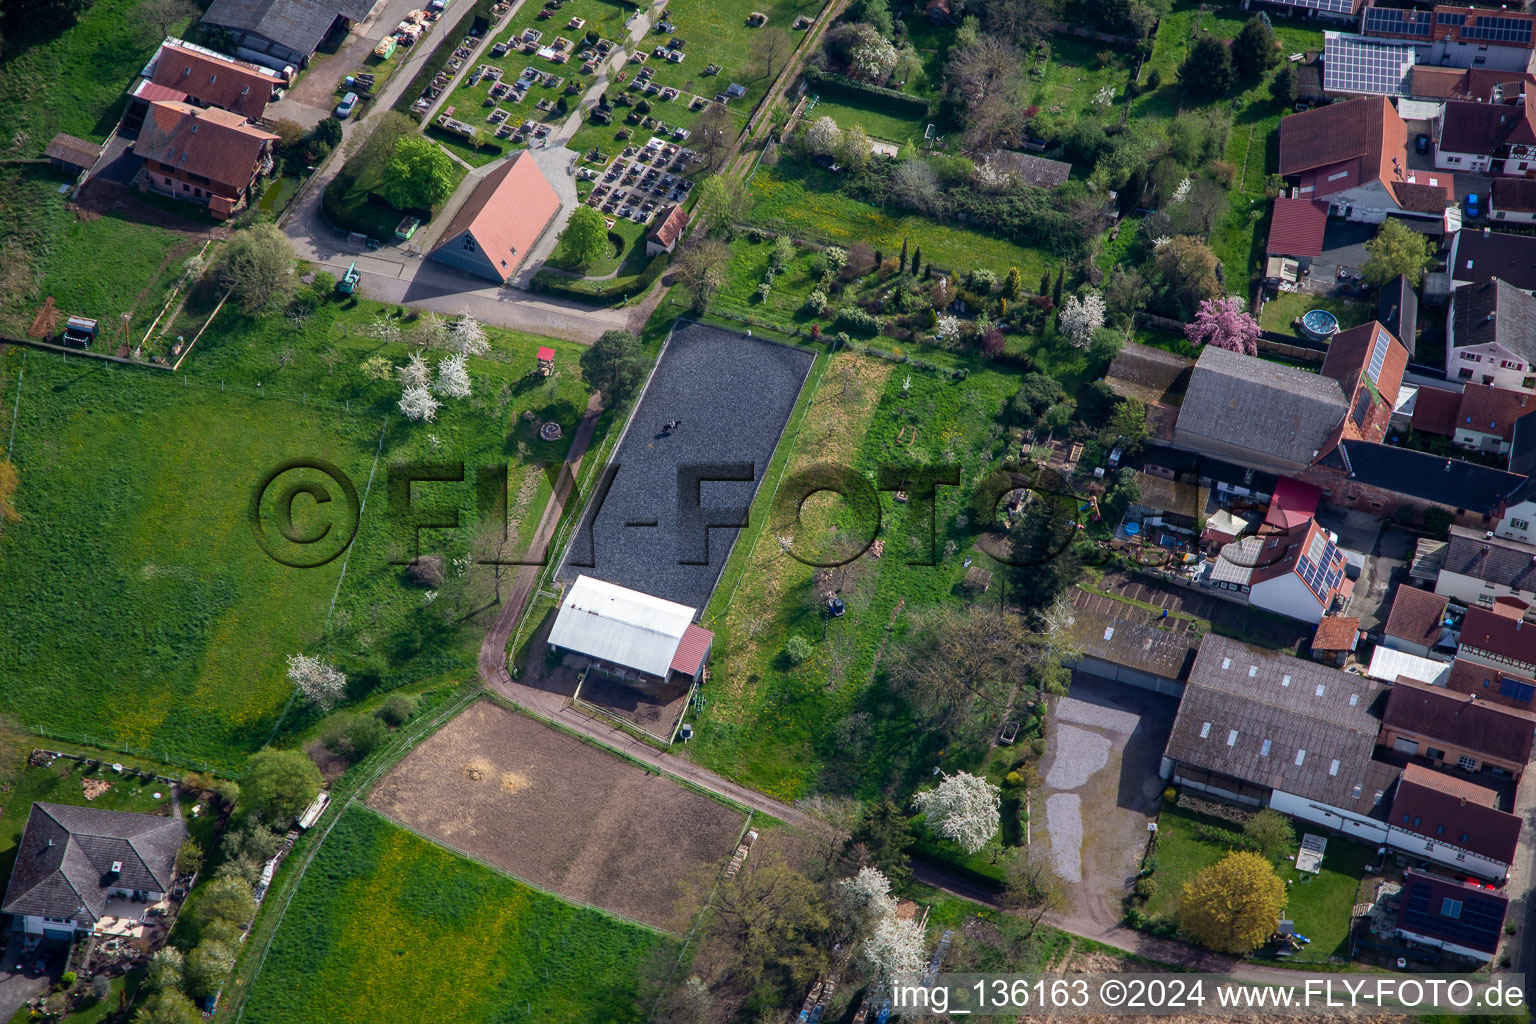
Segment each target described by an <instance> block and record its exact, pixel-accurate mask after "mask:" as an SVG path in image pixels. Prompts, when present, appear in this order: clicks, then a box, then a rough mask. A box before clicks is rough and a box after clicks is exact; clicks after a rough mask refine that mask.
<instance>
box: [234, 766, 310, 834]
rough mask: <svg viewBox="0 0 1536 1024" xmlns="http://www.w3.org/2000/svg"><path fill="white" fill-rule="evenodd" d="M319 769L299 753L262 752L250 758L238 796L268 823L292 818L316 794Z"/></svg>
mask: <svg viewBox="0 0 1536 1024" xmlns="http://www.w3.org/2000/svg"><path fill="white" fill-rule="evenodd" d="M320 782H321V777H320V769H319V768H317V767H315V762H313V761H311V760H310V759H309V757H308V755H306V754H305V753H304V752H303V751H302V750H263V751H261V752H260V753H259V754H256V755H254V756H253V757H252V758H251V764H250V770H249V771H247V772H246V774H245V778H244V779H242V780H241V786H240V794H241V796H242V798H243V801H242V802H244V803H245V804H246V805H247V806H249V807H250V809H251V810H253V811H255V812H257V813H258V814H260V815H261V816H262V817H264V818H266V819H267V820H268V821H276V822H285V821H287V820H288V819H290V818H293V817H296V816H297V815H298V814H299V813H300V812H301V811H303V810H304V808H306V807H308V806H309V804H310V801H312V800H314V798H315V794H316V793H318V792H319V791H320Z"/></svg>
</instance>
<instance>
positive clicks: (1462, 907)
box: [1397, 871, 1509, 963]
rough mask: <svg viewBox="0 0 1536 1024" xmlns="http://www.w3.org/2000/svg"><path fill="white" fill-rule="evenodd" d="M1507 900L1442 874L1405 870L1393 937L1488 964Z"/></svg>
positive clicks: (1496, 946) (1501, 928) (1499, 936)
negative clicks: (1395, 935) (1396, 935)
mask: <svg viewBox="0 0 1536 1024" xmlns="http://www.w3.org/2000/svg"><path fill="white" fill-rule="evenodd" d="M1508 912H1509V897H1508V896H1505V895H1504V894H1503V893H1500V892H1495V891H1492V890H1489V889H1485V888H1483V887H1482V886H1479V885H1473V884H1471V883H1469V882H1463V881H1461V880H1459V879H1455V878H1446V877H1445V876H1444V875H1431V874H1429V873H1428V872H1424V871H1409V872H1406V873H1405V874H1404V875H1403V888H1402V892H1401V895H1399V896H1398V910H1397V934H1398V935H1400V936H1402V937H1403V938H1405V939H1407V940H1408V941H1410V942H1417V943H1420V944H1422V945H1425V946H1429V947H1430V948H1432V949H1443V950H1445V951H1446V952H1447V953H1453V954H1455V955H1456V956H1464V957H1467V958H1468V959H1470V960H1478V961H1481V962H1483V963H1488V962H1490V961H1492V960H1493V957H1494V954H1495V953H1497V952H1498V951H1499V940H1500V939H1502V938H1503V937H1504V917H1505V915H1506V914H1507V913H1508Z"/></svg>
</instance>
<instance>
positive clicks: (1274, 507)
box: [1264, 476, 1323, 530]
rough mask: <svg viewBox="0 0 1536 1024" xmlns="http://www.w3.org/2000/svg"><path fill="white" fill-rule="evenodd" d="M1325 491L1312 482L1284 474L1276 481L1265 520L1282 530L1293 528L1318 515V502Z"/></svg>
mask: <svg viewBox="0 0 1536 1024" xmlns="http://www.w3.org/2000/svg"><path fill="white" fill-rule="evenodd" d="M1322 497H1323V492H1322V491H1320V490H1318V489H1317V488H1316V487H1313V486H1312V485H1311V484H1304V483H1302V482H1301V481H1300V480H1292V479H1291V478H1290V477H1288V476H1282V477H1280V478H1279V479H1278V480H1276V481H1275V493H1274V497H1273V498H1271V499H1270V502H1269V511H1268V512H1267V513H1266V514H1265V516H1264V522H1265V523H1266V524H1267V525H1269V526H1273V527H1276V528H1278V529H1281V530H1293V529H1295V528H1296V527H1298V526H1300V525H1302V524H1303V523H1305V522H1306V521H1307V520H1308V519H1311V518H1312V517H1313V516H1315V515H1317V503H1318V502H1319V501H1321V500H1322Z"/></svg>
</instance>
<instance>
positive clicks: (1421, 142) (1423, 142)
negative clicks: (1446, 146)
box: [1413, 132, 1429, 153]
mask: <svg viewBox="0 0 1536 1024" xmlns="http://www.w3.org/2000/svg"><path fill="white" fill-rule="evenodd" d="M1413 148H1414V149H1416V150H1418V151H1419V152H1420V153H1428V152H1429V136H1428V135H1425V134H1424V133H1423V132H1419V137H1418V138H1416V139H1414V140H1413Z"/></svg>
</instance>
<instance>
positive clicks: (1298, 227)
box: [1265, 196, 1328, 256]
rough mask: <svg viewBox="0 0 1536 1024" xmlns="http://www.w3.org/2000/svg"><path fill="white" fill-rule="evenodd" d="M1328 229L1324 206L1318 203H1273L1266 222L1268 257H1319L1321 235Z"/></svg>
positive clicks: (1316, 201)
mask: <svg viewBox="0 0 1536 1024" xmlns="http://www.w3.org/2000/svg"><path fill="white" fill-rule="evenodd" d="M1327 227H1328V204H1327V203H1325V202H1323V201H1321V200H1319V199H1289V198H1287V197H1285V196H1281V197H1279V198H1278V199H1276V200H1275V209H1274V213H1273V215H1272V216H1271V217H1270V221H1269V246H1268V248H1267V249H1266V250H1265V251H1266V252H1267V253H1268V254H1269V255H1271V256H1321V255H1322V253H1323V231H1324V230H1325V229H1326V228H1327Z"/></svg>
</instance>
